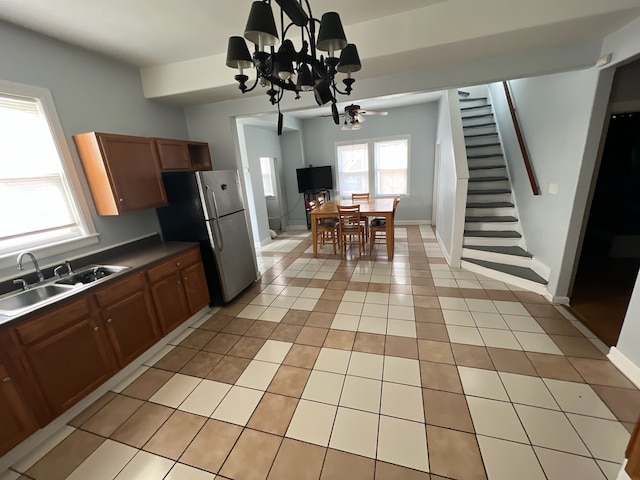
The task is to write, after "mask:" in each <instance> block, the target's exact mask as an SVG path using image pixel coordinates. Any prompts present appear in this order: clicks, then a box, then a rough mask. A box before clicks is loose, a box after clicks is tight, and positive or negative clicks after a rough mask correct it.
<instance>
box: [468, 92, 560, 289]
mask: <svg viewBox="0 0 640 480" xmlns="http://www.w3.org/2000/svg"><path fill="white" fill-rule="evenodd" d="M460 97H461V98H460V110H461V115H462V126H463V130H464V139H465V145H466V149H467V161H468V164H469V187H468V191H467V210H466V217H465V229H464V240H463V249H462V266H463V267H464V268H466V269H468V270H471V271H474V272H477V273H480V274H483V275H485V276H487V277H491V278H494V279H496V280H499V281H502V282H506V283H510V284H512V285H516V286H518V287H521V288H525V289H527V290H531V291H534V292H537V293H544V292H545V291H546V288H545V286H546V284H547V280H546V279H545V278H543V277H542V276H541V275H540V274H539V273H536V271H534V269H533V268H532V267H533V266H534V260H533V256H532V255H531V254H530V253H529V252H528V251H527V250H526V244H525V241H524V238H523V236H522V228H521V227H520V221H519V220H518V214H517V211H516V207H515V204H514V200H513V195H512V192H511V182H510V180H509V174H508V172H507V167H506V164H505V160H504V155H503V151H502V145H501V144H500V137H499V136H498V131H497V129H496V123H495V119H494V116H493V110H492V108H491V105H490V104H489V103H488V101H487V97H481V96H473V95H468V96H465V95H464V93H461V95H460ZM539 270H540V269H539Z"/></svg>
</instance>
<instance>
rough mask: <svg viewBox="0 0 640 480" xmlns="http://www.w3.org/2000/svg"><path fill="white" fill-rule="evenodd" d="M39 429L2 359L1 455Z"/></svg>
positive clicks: (0, 385)
mask: <svg viewBox="0 0 640 480" xmlns="http://www.w3.org/2000/svg"><path fill="white" fill-rule="evenodd" d="M37 429H38V425H37V423H36V420H35V418H34V417H33V414H32V413H31V410H30V409H29V407H28V403H27V401H26V399H25V398H24V397H23V396H22V395H21V394H20V391H19V389H18V387H17V386H16V380H15V377H14V375H12V374H11V373H10V372H9V371H8V369H7V367H6V366H5V365H4V364H3V363H2V362H1V361H0V456H1V455H4V454H5V453H6V452H8V451H9V450H11V449H12V448H13V447H14V446H15V445H17V444H18V443H20V442H21V441H22V440H24V439H25V438H27V437H28V436H29V435H31V434H32V433H33V432H35V431H36V430H37Z"/></svg>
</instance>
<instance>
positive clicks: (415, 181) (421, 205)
mask: <svg viewBox="0 0 640 480" xmlns="http://www.w3.org/2000/svg"><path fill="white" fill-rule="evenodd" d="M388 112H389V115H387V116H369V117H367V120H366V121H365V122H364V123H363V124H362V128H361V129H360V130H355V131H354V130H348V131H343V130H341V129H340V128H341V127H340V126H337V125H335V124H334V123H333V121H332V120H331V119H330V118H314V119H309V120H304V121H303V122H302V123H303V128H302V144H303V148H304V157H305V163H306V164H307V165H313V166H321V165H331V166H332V167H333V171H334V176H335V174H336V173H337V172H336V167H335V144H336V142H346V141H358V140H365V139H373V138H384V137H393V136H398V135H410V136H411V139H410V146H411V150H410V153H409V175H410V180H409V196H408V197H406V198H403V199H402V201H401V202H400V205H399V207H398V212H397V217H396V218H397V219H398V220H400V221H402V220H405V221H407V220H410V221H430V220H431V213H432V208H433V206H432V205H433V168H434V146H435V139H436V129H437V121H438V103H437V102H430V103H422V104H418V105H411V106H407V107H399V108H393V109H389V110H388ZM334 186H335V187H337V186H338V185H337V183H336V179H335V178H334ZM336 194H337V192H336Z"/></svg>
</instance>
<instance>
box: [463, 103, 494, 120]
mask: <svg viewBox="0 0 640 480" xmlns="http://www.w3.org/2000/svg"><path fill="white" fill-rule="evenodd" d="M476 106H479V105H461V108H467V107H476ZM460 113H461V114H462V118H466V117H471V116H473V115H486V114H489V113H493V112H492V110H491V105H484V106H483V107H482V108H474V109H473V110H460Z"/></svg>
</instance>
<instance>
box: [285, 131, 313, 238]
mask: <svg viewBox="0 0 640 480" xmlns="http://www.w3.org/2000/svg"><path fill="white" fill-rule="evenodd" d="M280 149H281V150H282V162H280V165H281V166H282V176H281V177H280V178H281V179H282V182H283V185H282V188H283V190H284V191H285V192H286V194H285V196H286V199H287V205H286V206H285V211H284V213H289V215H288V224H289V225H304V226H306V221H307V220H306V215H305V209H304V202H303V201H302V194H301V193H298V181H297V177H296V168H302V167H304V151H303V148H302V133H301V132H300V131H298V130H292V131H289V132H284V133H283V134H282V136H281V137H280Z"/></svg>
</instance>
